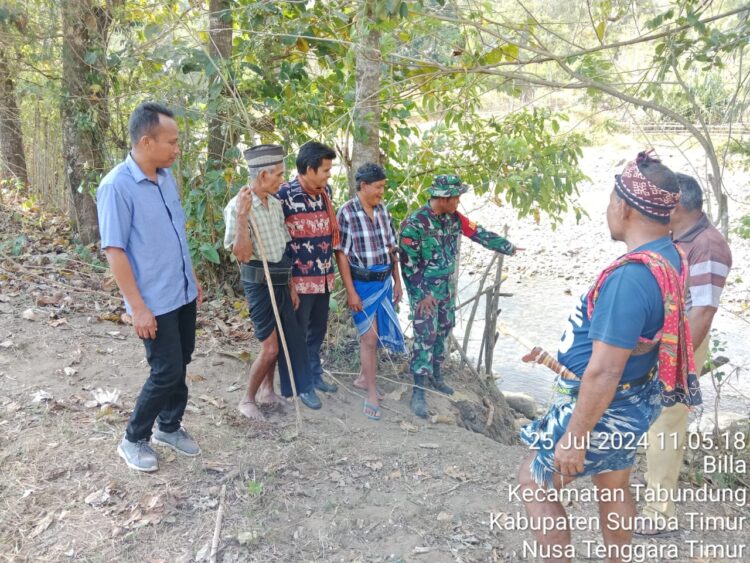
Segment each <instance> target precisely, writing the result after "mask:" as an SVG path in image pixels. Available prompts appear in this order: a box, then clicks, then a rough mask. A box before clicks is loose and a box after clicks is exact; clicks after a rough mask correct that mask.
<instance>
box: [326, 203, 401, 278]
mask: <svg viewBox="0 0 750 563" xmlns="http://www.w3.org/2000/svg"><path fill="white" fill-rule="evenodd" d="M336 219H337V220H338V223H339V228H340V229H341V244H340V245H338V246H337V247H336V250H341V251H343V253H344V254H346V257H347V258H348V259H349V262H350V263H351V264H354V265H355V266H357V267H359V268H369V267H370V266H375V265H376V264H388V263H389V261H390V259H389V256H388V250H389V249H390V248H393V247H395V246H396V233H395V232H394V230H393V225H391V217H390V215H389V214H388V210H387V209H386V208H385V206H384V205H383V204H382V203H380V204H378V205H377V206H376V207H375V209H373V218H372V219H370V216H369V215H367V213H366V212H365V210H364V208H363V207H362V204H361V203H360V201H359V197H354V198H352V199H350V200H349V201H347V202H346V203H345V204H344V205H343V206H341V209H339V212H338V213H337V214H336Z"/></svg>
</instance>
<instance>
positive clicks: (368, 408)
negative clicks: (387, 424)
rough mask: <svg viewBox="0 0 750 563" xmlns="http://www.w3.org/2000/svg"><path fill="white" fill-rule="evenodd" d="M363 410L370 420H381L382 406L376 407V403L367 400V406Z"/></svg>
mask: <svg viewBox="0 0 750 563" xmlns="http://www.w3.org/2000/svg"><path fill="white" fill-rule="evenodd" d="M368 411H370V412H372V413H374V414H370V412H368ZM362 412H363V413H364V415H365V416H366V417H367V418H369V419H370V420H380V407H376V406H375V405H372V404H370V402H369V401H365V406H364V408H363V409H362Z"/></svg>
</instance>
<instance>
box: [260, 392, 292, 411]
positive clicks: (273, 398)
mask: <svg viewBox="0 0 750 563" xmlns="http://www.w3.org/2000/svg"><path fill="white" fill-rule="evenodd" d="M257 402H258V404H259V405H260V406H263V407H264V406H269V407H273V408H278V409H280V410H282V411H286V410H287V409H288V408H289V403H287V402H286V400H285V399H284V397H281V396H280V395H277V394H276V393H275V392H272V393H264V394H263V395H261V396H260V397H259V398H258V400H257Z"/></svg>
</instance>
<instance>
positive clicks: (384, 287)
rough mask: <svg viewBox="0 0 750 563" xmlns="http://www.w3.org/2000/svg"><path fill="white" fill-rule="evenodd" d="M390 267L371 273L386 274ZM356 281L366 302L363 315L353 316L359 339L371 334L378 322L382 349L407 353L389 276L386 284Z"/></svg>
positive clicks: (356, 286) (379, 342)
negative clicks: (373, 324)
mask: <svg viewBox="0 0 750 563" xmlns="http://www.w3.org/2000/svg"><path fill="white" fill-rule="evenodd" d="M388 267H389V266H388V264H378V265H376V266H371V267H370V268H368V269H369V270H371V271H373V272H382V271H384V270H387V269H388ZM353 281H354V289H355V290H356V291H357V295H359V298H360V299H361V300H362V311H360V312H358V313H352V318H353V319H354V324H355V325H356V326H357V332H358V333H359V335H360V336H362V335H364V334H365V333H366V332H367V331H368V330H370V327H372V322H373V321H374V320H375V319H377V322H378V324H377V325H376V326H377V328H378V348H382V347H387V348H388V349H389V350H391V351H393V352H397V353H403V352H405V351H406V347H405V346H404V333H403V332H402V331H401V325H400V324H399V322H398V316H397V315H396V310H395V309H394V308H393V278H391V276H388V277H387V278H386V279H385V280H384V281H361V280H353Z"/></svg>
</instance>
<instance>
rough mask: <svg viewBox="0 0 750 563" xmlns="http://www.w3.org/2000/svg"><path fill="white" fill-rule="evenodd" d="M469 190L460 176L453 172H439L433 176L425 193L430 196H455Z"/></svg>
mask: <svg viewBox="0 0 750 563" xmlns="http://www.w3.org/2000/svg"><path fill="white" fill-rule="evenodd" d="M468 191H469V186H467V185H466V184H462V183H461V178H459V177H458V176H456V175H455V174H440V175H439V176H435V179H434V180H433V181H432V185H431V186H430V187H429V188H427V193H429V194H430V195H431V196H432V197H455V196H457V195H461V194H465V193H466V192H468Z"/></svg>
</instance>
